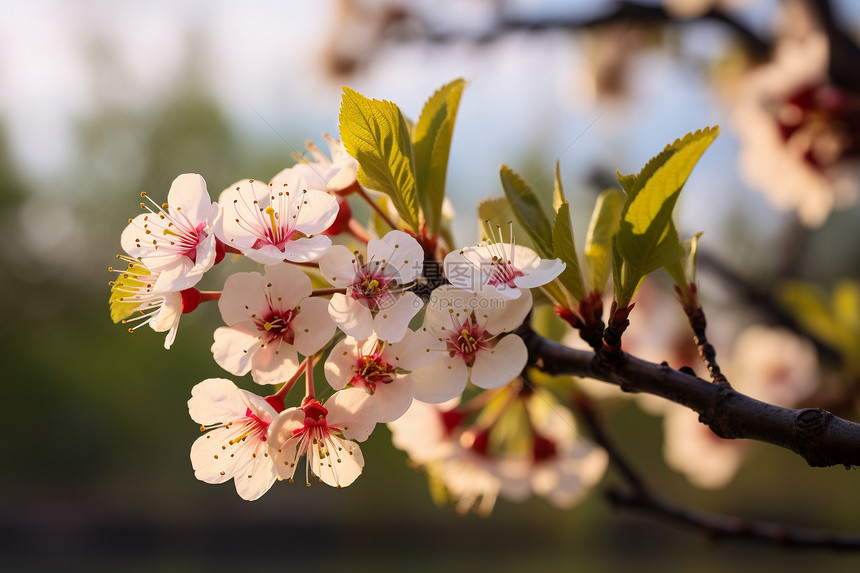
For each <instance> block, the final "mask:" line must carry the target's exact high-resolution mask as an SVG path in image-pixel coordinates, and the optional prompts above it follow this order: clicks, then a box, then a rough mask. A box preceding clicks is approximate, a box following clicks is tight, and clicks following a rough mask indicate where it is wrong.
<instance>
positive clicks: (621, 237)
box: [616, 127, 719, 304]
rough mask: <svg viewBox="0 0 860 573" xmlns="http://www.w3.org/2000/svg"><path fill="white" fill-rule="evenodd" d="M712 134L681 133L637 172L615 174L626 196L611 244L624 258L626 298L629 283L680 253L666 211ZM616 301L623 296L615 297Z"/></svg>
mask: <svg viewBox="0 0 860 573" xmlns="http://www.w3.org/2000/svg"><path fill="white" fill-rule="evenodd" d="M718 134H719V128H717V127H715V128H706V129H703V130H700V131H697V132H695V133H691V134H687V135H686V136H685V137H684V138H683V139H679V140H676V141H675V142H674V143H672V144H671V145H669V146H667V147H666V149H664V150H663V151H662V152H661V153H660V154H659V155H657V156H656V157H654V158H653V159H651V161H649V162H648V163H647V164H646V165H645V167H644V168H643V169H642V171H640V172H639V174H638V175H635V176H631V175H627V176H619V181H620V182H621V185H622V186H623V187H624V188H625V190H626V191H627V193H628V197H627V202H626V203H625V204H624V208H623V209H622V211H621V226H620V228H619V230H618V234H617V236H616V237H617V241H616V244H617V248H618V252H619V254H620V255H621V257H622V259H623V260H624V262H625V269H624V272H625V277H626V278H625V281H626V282H625V283H624V286H623V289H622V291H623V292H625V293H628V292H629V293H630V294H631V297H632V295H633V294H635V292H636V287H634V286H633V284H634V283H635V284H636V285H638V284H639V283H640V282H641V279H643V278H644V277H645V276H647V275H648V274H649V273H651V272H653V271H655V270H657V269H659V268H660V267H663V266H667V265H671V264H673V263H674V262H675V261H677V260H678V259H680V258H681V257H683V256H684V250H683V249H682V248H681V242H680V240H679V238H678V232H677V231H676V230H675V226H674V224H672V211H673V210H674V208H675V203H676V202H677V200H678V196H679V194H680V193H681V189H682V188H683V186H684V183H686V181H687V178H688V177H689V176H690V173H691V172H692V170H693V167H695V165H696V162H698V160H699V158H700V157H701V156H702V154H703V153H704V152H705V150H706V149H707V148H708V146H709V145H710V144H711V143H712V142H713V141H714V139H715V138H716V137H717V135H718ZM631 288H632V290H631ZM622 302H629V300H628V301H625V300H624V299H619V304H621V303H622Z"/></svg>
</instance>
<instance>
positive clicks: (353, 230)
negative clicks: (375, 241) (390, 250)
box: [346, 219, 373, 245]
mask: <svg viewBox="0 0 860 573" xmlns="http://www.w3.org/2000/svg"><path fill="white" fill-rule="evenodd" d="M346 231H347V233H349V234H350V235H352V236H353V237H355V238H356V239H358V240H359V241H361V242H362V243H364V244H365V245H366V244H367V243H369V242H370V240H371V239H372V238H373V237H372V236H371V235H370V232H369V231H368V230H367V228H365V226H364V225H362V224H361V223H359V222H358V221H356V220H355V219H350V220H349V223H348V224H347V227H346Z"/></svg>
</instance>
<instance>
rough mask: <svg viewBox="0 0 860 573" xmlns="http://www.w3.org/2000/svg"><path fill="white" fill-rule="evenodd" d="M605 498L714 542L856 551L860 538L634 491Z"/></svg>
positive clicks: (611, 494)
mask: <svg viewBox="0 0 860 573" xmlns="http://www.w3.org/2000/svg"><path fill="white" fill-rule="evenodd" d="M607 497H608V498H609V500H610V502H612V504H613V505H615V506H617V507H621V508H625V509H630V510H633V511H637V512H640V513H646V514H649V515H652V516H654V517H655V518H657V519H660V520H661V521H667V522H670V523H675V524H678V525H681V526H684V527H692V528H694V529H697V530H700V531H704V532H705V533H706V534H707V535H708V536H709V537H710V538H712V539H715V540H719V539H741V540H746V541H758V542H768V543H775V544H778V545H783V546H786V547H807V548H816V547H818V548H822V549H846V550H857V549H860V537H857V536H852V535H845V534H835V533H831V532H827V531H816V530H812V529H802V528H795V527H788V526H785V525H781V524H776V523H767V522H763V521H753V520H748V519H743V518H740V517H729V516H725V515H717V514H713V513H708V512H704V511H699V510H695V509H692V508H690V507H686V506H683V505H678V504H675V503H673V502H671V501H669V500H666V499H663V498H661V497H657V496H653V495H643V494H642V493H641V492H639V491H637V490H633V491H631V492H627V491H620V490H618V489H611V490H609V491H608V492H607Z"/></svg>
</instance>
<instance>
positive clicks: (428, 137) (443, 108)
mask: <svg viewBox="0 0 860 573" xmlns="http://www.w3.org/2000/svg"><path fill="white" fill-rule="evenodd" d="M464 87H466V82H465V80H462V79H457V80H454V81H453V82H451V83H450V84H448V85H445V86H443V87H441V88H439V89H438V90H437V91H436V93H434V94H433V95H432V96H431V97H430V99H428V100H427V103H425V104H424V109H423V110H421V115H420V117H419V118H418V123H417V124H415V127H414V131H413V133H412V140H413V142H414V144H415V183H416V188H417V190H418V199H419V201H420V202H421V210H422V211H423V212H424V219H425V221H426V222H427V227H428V229H429V230H430V232H431V233H432V234H434V235H435V234H438V233H439V230H440V225H441V219H442V201H443V200H444V199H445V178H446V175H447V172H448V154H449V151H450V149H451V136H452V134H453V131H454V121H455V120H456V119H457V108H458V107H459V105H460V96H461V95H462V94H463V88H464Z"/></svg>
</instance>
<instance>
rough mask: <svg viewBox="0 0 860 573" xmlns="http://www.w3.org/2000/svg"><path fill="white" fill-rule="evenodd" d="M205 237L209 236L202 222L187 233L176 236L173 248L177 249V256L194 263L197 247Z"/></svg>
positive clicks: (204, 223) (204, 222)
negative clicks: (184, 257) (182, 256)
mask: <svg viewBox="0 0 860 573" xmlns="http://www.w3.org/2000/svg"><path fill="white" fill-rule="evenodd" d="M207 236H209V233H208V232H206V221H203V222H202V223H200V224H199V225H197V227H196V228H194V229H192V230H190V231H189V232H188V233H183V234H181V235H177V241H175V242H176V245H175V246H176V247H177V248H178V249H179V254H181V255H185V256H186V257H188V258H189V259H191V262H193V263H196V262H197V245H199V244H200V242H201V241H203V239H205V238H206V237H207ZM171 244H173V243H171Z"/></svg>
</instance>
